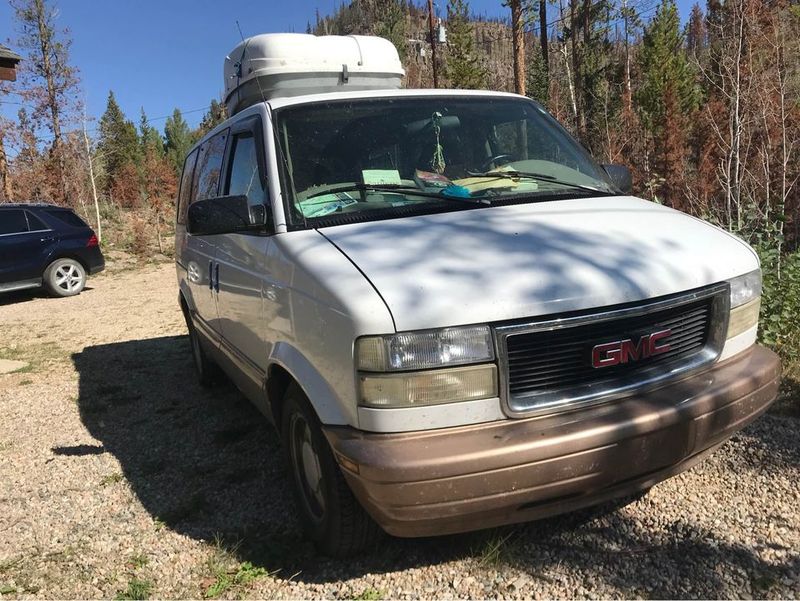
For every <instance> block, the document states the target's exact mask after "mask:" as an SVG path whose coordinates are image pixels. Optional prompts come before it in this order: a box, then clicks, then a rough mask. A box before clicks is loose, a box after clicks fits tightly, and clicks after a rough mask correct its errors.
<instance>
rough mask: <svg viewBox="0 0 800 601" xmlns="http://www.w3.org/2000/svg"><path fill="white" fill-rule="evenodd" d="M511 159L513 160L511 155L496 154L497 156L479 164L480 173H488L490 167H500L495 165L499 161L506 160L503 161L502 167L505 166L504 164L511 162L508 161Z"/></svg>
mask: <svg viewBox="0 0 800 601" xmlns="http://www.w3.org/2000/svg"><path fill="white" fill-rule="evenodd" d="M513 158H514V155H513V154H498V155H495V156H493V157H492V158H490V159H488V160H487V161H485V162H483V163H481V169H480V170H481V171H488V170H489V167H490V166H491V165H494V166H495V167H499V166H500V165H497V164H496V163H497V161H500V160H502V159H508V160H506V161H503V165H505V164H506V163H510V162H511V161H510V159H513Z"/></svg>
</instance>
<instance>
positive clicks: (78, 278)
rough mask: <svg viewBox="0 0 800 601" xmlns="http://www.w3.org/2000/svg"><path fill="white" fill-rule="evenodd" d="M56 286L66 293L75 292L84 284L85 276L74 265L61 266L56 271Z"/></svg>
mask: <svg viewBox="0 0 800 601" xmlns="http://www.w3.org/2000/svg"><path fill="white" fill-rule="evenodd" d="M55 275H56V286H58V287H59V288H61V290H64V291H65V292H75V291H76V290H78V289H80V287H81V285H82V283H83V274H81V272H80V270H79V269H78V267H77V266H76V265H75V264H73V263H65V264H64V265H59V266H58V268H57V269H56V274H55Z"/></svg>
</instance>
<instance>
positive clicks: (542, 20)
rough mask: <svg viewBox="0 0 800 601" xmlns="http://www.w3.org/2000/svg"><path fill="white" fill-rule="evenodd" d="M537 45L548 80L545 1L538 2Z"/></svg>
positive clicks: (548, 61) (548, 65) (548, 64)
mask: <svg viewBox="0 0 800 601" xmlns="http://www.w3.org/2000/svg"><path fill="white" fill-rule="evenodd" d="M539 44H540V45H541V47H542V64H543V65H544V72H545V73H546V74H547V75H548V82H549V80H550V78H549V75H550V60H549V56H548V54H549V52H548V50H549V49H548V46H547V0H539Z"/></svg>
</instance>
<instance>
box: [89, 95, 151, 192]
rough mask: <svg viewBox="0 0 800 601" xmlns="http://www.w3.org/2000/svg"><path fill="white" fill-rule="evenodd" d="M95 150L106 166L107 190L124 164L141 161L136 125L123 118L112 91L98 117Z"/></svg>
mask: <svg viewBox="0 0 800 601" xmlns="http://www.w3.org/2000/svg"><path fill="white" fill-rule="evenodd" d="M97 151H98V153H99V154H100V156H101V158H102V160H103V162H104V164H105V166H106V179H105V182H104V183H105V189H106V190H109V189H110V188H111V186H112V185H113V182H114V180H115V179H116V178H117V177H119V176H120V174H121V173H122V172H123V170H124V169H125V168H126V166H128V165H131V164H134V165H139V164H140V163H141V152H140V147H139V134H138V133H137V132H136V126H135V125H134V124H133V123H132V122H131V121H129V120H127V119H126V118H125V114H124V113H123V112H122V109H121V108H120V107H119V104H117V99H116V98H115V97H114V92H109V93H108V102H107V104H106V111H105V112H104V113H103V116H102V117H101V118H100V139H99V141H98V144H97Z"/></svg>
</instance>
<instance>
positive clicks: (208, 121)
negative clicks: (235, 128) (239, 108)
mask: <svg viewBox="0 0 800 601" xmlns="http://www.w3.org/2000/svg"><path fill="white" fill-rule="evenodd" d="M227 118H228V111H227V110H226V108H225V105H224V104H222V103H221V102H218V101H217V100H212V101H211V104H210V105H209V107H208V112H207V113H206V114H205V115H203V119H202V120H201V121H200V126H199V127H198V128H197V130H195V131H194V132H193V134H192V139H193V142H194V141H197V140H199V139H200V138H202V137H203V136H205V135H206V134H207V133H208V132H210V131H211V130H212V129H214V128H215V127H216V126H217V125H219V124H220V123H222V122H223V121H225V119H227Z"/></svg>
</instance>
